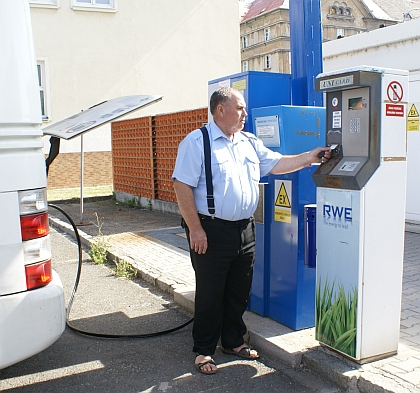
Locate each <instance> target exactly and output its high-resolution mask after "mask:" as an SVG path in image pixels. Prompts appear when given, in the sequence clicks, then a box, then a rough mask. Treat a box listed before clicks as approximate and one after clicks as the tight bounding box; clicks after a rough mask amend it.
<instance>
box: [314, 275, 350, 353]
mask: <svg viewBox="0 0 420 393" xmlns="http://www.w3.org/2000/svg"><path fill="white" fill-rule="evenodd" d="M334 285H335V282H333V284H332V286H331V287H330V285H329V283H328V279H327V280H326V281H325V285H324V287H323V290H322V293H321V280H319V282H318V284H317V288H316V316H315V318H316V327H315V338H316V339H317V340H318V341H321V342H323V343H324V344H327V345H329V346H331V347H333V348H335V349H337V350H338V351H341V352H343V353H345V354H347V355H349V356H352V357H355V355H356V316H357V289H356V288H354V289H353V291H352V293H349V294H348V296H346V293H345V292H344V287H343V285H342V284H339V286H338V292H337V293H336V294H335V296H334V299H333V294H334Z"/></svg>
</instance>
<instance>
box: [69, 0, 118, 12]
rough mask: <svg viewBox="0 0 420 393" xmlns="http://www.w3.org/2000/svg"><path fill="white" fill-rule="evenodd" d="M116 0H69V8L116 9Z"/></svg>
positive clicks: (78, 9) (113, 10) (76, 9)
mask: <svg viewBox="0 0 420 393" xmlns="http://www.w3.org/2000/svg"><path fill="white" fill-rule="evenodd" d="M117 2H118V0H71V8H72V9H73V10H75V11H103V12H116V11H118V4H117Z"/></svg>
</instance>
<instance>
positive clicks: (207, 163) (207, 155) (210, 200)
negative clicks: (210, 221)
mask: <svg viewBox="0 0 420 393" xmlns="http://www.w3.org/2000/svg"><path fill="white" fill-rule="evenodd" d="M200 130H201V132H202V133H203V145H204V169H205V171H206V187H207V207H208V209H209V214H210V215H211V216H212V218H214V213H215V212H216V209H215V208H214V196H213V178H212V174H211V151H210V139H209V133H208V131H207V128H206V127H201V128H200Z"/></svg>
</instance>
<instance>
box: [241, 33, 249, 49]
mask: <svg viewBox="0 0 420 393" xmlns="http://www.w3.org/2000/svg"><path fill="white" fill-rule="evenodd" d="M246 47H248V37H247V36H246V35H244V36H243V37H242V48H246Z"/></svg>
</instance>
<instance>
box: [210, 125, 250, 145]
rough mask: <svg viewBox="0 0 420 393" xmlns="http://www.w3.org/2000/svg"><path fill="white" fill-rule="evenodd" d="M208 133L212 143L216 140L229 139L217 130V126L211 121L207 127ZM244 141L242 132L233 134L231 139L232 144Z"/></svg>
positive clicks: (244, 137)
mask: <svg viewBox="0 0 420 393" xmlns="http://www.w3.org/2000/svg"><path fill="white" fill-rule="evenodd" d="M208 127H209V131H210V137H211V139H212V140H213V141H214V140H216V139H218V138H225V139H226V140H229V138H228V137H227V136H226V135H225V134H224V132H223V131H222V130H221V129H220V128H219V126H218V125H217V124H216V123H215V122H214V120H212V121H211V122H210V124H209V125H208ZM245 139H246V136H245V135H244V134H243V133H242V132H237V133H235V136H234V138H233V143H238V142H241V141H243V140H245Z"/></svg>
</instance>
